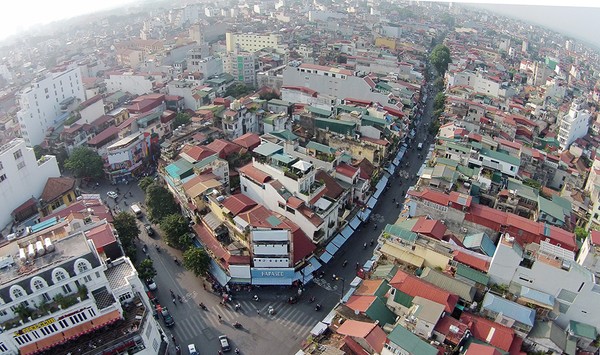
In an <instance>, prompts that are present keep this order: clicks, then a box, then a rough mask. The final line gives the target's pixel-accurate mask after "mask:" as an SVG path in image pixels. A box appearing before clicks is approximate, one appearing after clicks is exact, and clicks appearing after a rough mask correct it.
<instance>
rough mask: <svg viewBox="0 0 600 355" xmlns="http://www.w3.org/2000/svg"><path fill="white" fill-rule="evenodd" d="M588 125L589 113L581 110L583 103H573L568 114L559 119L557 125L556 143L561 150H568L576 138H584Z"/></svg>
mask: <svg viewBox="0 0 600 355" xmlns="http://www.w3.org/2000/svg"><path fill="white" fill-rule="evenodd" d="M589 123H590V112H589V111H588V110H584V109H583V103H582V102H578V101H574V102H573V103H572V104H571V108H570V109H569V113H567V114H566V115H564V116H563V117H562V118H561V119H560V123H559V125H558V143H559V144H560V147H561V148H562V149H568V148H569V146H570V145H571V143H573V142H574V141H575V140H576V139H577V138H581V137H583V136H585V135H586V134H587V132H588V127H589Z"/></svg>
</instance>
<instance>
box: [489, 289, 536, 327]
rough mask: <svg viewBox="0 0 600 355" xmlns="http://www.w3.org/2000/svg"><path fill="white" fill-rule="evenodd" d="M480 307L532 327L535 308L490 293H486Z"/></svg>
mask: <svg viewBox="0 0 600 355" xmlns="http://www.w3.org/2000/svg"><path fill="white" fill-rule="evenodd" d="M481 308H483V309H485V310H489V311H492V312H495V313H502V314H503V315H504V316H506V317H507V318H510V319H514V320H516V321H517V322H520V323H523V324H525V325H528V326H531V327H533V324H534V322H535V310H534V309H531V308H529V307H525V306H522V305H520V304H518V303H515V302H512V301H509V300H507V299H504V298H502V297H499V296H496V295H494V294H492V293H489V292H488V293H486V295H485V297H484V298H483V303H482V305H481Z"/></svg>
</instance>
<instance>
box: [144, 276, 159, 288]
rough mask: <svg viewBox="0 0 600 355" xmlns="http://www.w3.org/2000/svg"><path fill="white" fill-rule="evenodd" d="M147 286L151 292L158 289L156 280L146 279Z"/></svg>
mask: <svg viewBox="0 0 600 355" xmlns="http://www.w3.org/2000/svg"><path fill="white" fill-rule="evenodd" d="M146 285H147V286H148V289H149V290H150V291H154V290H156V289H157V288H158V287H157V286H156V282H154V279H146Z"/></svg>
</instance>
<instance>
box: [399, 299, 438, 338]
mask: <svg viewBox="0 0 600 355" xmlns="http://www.w3.org/2000/svg"><path fill="white" fill-rule="evenodd" d="M412 303H413V304H412V307H411V308H410V310H409V311H408V314H407V316H406V328H407V329H408V330H410V331H412V332H413V333H415V334H416V335H418V336H420V337H422V338H424V339H429V338H431V336H432V335H433V330H434V328H435V326H436V324H437V323H438V321H439V320H440V318H441V317H442V316H443V315H444V305H443V304H439V303H437V302H433V301H430V300H428V299H426V298H423V297H419V296H416V297H415V298H414V299H413V301H412Z"/></svg>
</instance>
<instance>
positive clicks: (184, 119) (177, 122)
mask: <svg viewBox="0 0 600 355" xmlns="http://www.w3.org/2000/svg"><path fill="white" fill-rule="evenodd" d="M191 119H192V116H190V115H189V114H187V113H185V112H179V113H178V114H177V115H176V116H175V119H174V120H173V128H174V129H175V128H177V127H179V126H181V125H186V124H188V123H190V121H191Z"/></svg>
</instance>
